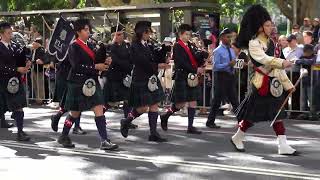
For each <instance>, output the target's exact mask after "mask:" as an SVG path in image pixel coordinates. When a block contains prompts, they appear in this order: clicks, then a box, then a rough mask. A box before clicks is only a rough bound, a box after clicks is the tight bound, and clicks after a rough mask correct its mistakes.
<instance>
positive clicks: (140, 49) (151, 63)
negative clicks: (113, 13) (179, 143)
mask: <svg viewBox="0 0 320 180" xmlns="http://www.w3.org/2000/svg"><path fill="white" fill-rule="evenodd" d="M134 31H135V40H134V41H133V42H132V44H131V48H130V49H131V50H130V55H131V60H132V62H133V65H134V68H133V74H132V83H131V87H130V98H129V105H130V106H131V107H133V110H132V111H131V112H130V113H129V115H128V117H127V118H125V119H122V120H121V128H120V130H121V134H122V136H123V137H125V138H126V137H127V136H128V133H129V126H130V123H131V122H132V121H133V120H134V119H136V118H137V117H139V116H140V115H141V114H143V113H145V112H148V118H149V126H150V135H149V141H155V142H165V141H167V139H165V138H162V137H161V136H160V134H159V133H158V132H157V119H158V104H159V103H160V102H161V101H162V100H163V99H164V92H163V89H162V86H161V84H160V81H159V79H158V77H157V75H158V69H167V68H169V67H170V65H168V64H167V63H165V60H166V55H167V52H169V51H170V50H171V47H167V46H163V48H160V49H159V48H155V47H154V46H153V45H152V44H150V43H149V42H148V41H149V40H150V35H151V34H152V29H151V22H150V21H139V22H137V24H136V26H135V29H134Z"/></svg>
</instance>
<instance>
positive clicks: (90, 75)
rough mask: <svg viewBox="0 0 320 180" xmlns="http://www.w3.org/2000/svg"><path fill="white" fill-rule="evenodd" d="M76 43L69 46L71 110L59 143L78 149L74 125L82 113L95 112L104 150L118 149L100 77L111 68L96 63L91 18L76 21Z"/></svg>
mask: <svg viewBox="0 0 320 180" xmlns="http://www.w3.org/2000/svg"><path fill="white" fill-rule="evenodd" d="M73 26H74V31H75V34H76V40H75V41H74V42H72V44H71V45H70V46H69V52H68V58H69V59H68V60H69V62H70V64H71V69H70V71H69V75H68V78H67V80H68V82H67V91H66V95H65V104H64V108H65V110H66V111H70V113H69V114H68V116H67V117H66V119H65V122H64V126H63V130H62V134H61V136H60V137H59V138H58V143H59V144H61V145H62V146H63V147H65V148H74V147H75V145H74V144H73V143H72V141H71V139H70V137H69V131H70V129H71V127H72V125H73V124H74V123H75V121H77V119H79V118H80V115H81V112H82V111H87V110H92V111H93V112H94V114H95V117H94V120H95V123H96V127H97V130H98V133H99V135H100V149H101V150H115V149H117V148H118V145H116V144H114V143H112V142H111V141H110V139H109V138H108V134H107V129H106V126H107V124H106V117H105V116H104V112H103V107H104V100H103V92H102V89H101V87H100V84H99V81H98V76H99V75H100V74H101V72H103V71H106V70H107V68H108V67H109V64H108V63H107V62H96V58H95V53H94V52H93V50H92V49H90V46H88V44H87V41H88V39H89V35H90V22H89V20H87V19H78V20H76V21H75V22H73Z"/></svg>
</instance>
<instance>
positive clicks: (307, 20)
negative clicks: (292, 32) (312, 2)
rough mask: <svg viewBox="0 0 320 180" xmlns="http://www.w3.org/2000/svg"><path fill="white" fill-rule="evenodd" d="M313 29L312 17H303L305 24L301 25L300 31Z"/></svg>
mask: <svg viewBox="0 0 320 180" xmlns="http://www.w3.org/2000/svg"><path fill="white" fill-rule="evenodd" d="M311 30H312V24H311V20H310V18H308V17H306V18H304V19H303V26H301V27H300V32H301V33H302V32H304V31H311Z"/></svg>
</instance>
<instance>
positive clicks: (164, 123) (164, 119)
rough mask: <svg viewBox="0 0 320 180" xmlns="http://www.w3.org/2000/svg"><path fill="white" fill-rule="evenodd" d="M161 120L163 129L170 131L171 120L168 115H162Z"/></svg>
mask: <svg viewBox="0 0 320 180" xmlns="http://www.w3.org/2000/svg"><path fill="white" fill-rule="evenodd" d="M160 119H161V128H162V130H164V131H168V119H169V116H168V115H167V114H164V115H160Z"/></svg>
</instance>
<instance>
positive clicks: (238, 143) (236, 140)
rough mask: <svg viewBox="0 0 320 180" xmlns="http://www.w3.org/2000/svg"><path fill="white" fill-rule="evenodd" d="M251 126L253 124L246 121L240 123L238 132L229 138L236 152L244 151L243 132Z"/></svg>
mask: <svg viewBox="0 0 320 180" xmlns="http://www.w3.org/2000/svg"><path fill="white" fill-rule="evenodd" d="M252 126H253V124H252V123H251V122H249V121H247V120H241V121H240V123H239V128H238V131H237V132H236V134H234V135H233V136H232V138H231V143H232V144H233V145H234V147H235V148H236V150H237V151H239V152H244V151H245V148H244V144H243V140H244V137H245V132H246V131H247V130H248V129H249V128H250V127H252Z"/></svg>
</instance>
